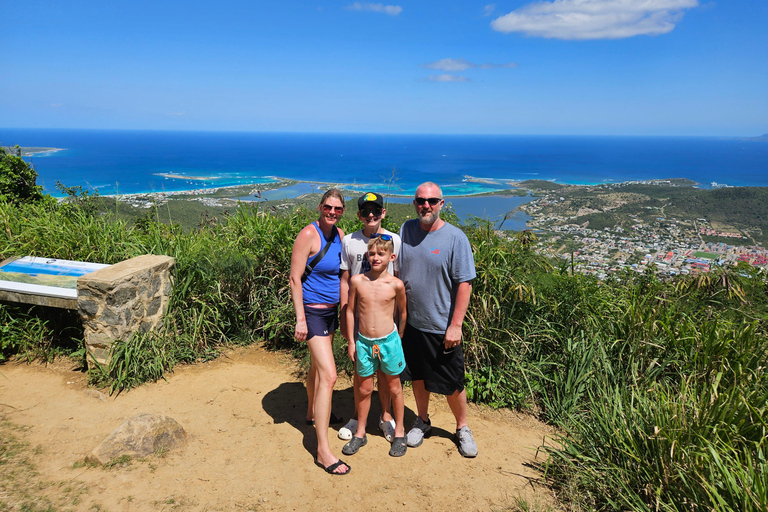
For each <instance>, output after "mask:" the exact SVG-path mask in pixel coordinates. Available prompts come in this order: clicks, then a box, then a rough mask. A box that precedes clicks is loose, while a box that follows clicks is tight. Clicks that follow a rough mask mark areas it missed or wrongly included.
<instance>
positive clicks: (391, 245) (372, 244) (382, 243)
mask: <svg viewBox="0 0 768 512" xmlns="http://www.w3.org/2000/svg"><path fill="white" fill-rule="evenodd" d="M379 247H381V248H382V249H385V250H388V251H389V252H390V253H393V252H395V242H393V241H392V239H391V238H390V239H389V240H384V239H383V238H381V237H380V236H377V237H376V238H371V239H370V240H368V250H369V251H370V250H371V249H378V248H379Z"/></svg>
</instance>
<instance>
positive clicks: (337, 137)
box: [0, 128, 768, 229]
mask: <svg viewBox="0 0 768 512" xmlns="http://www.w3.org/2000/svg"><path fill="white" fill-rule="evenodd" d="M0 144H2V145H4V146H15V145H19V146H24V147H31V146H34V147H54V148H60V149H62V150H61V151H55V152H51V153H45V154H38V155H36V156H33V157H31V158H27V160H31V162H32V163H33V165H34V167H35V170H36V171H37V173H38V175H39V183H40V184H42V185H43V186H44V188H45V190H46V192H49V193H52V194H54V195H56V194H57V191H56V188H55V185H56V182H57V181H60V182H62V183H64V184H65V185H68V186H73V185H81V186H83V187H87V188H92V189H95V190H98V191H99V193H100V194H102V195H106V194H116V193H117V194H131V193H139V192H163V191H166V192H170V191H178V190H191V189H205V188H215V187H224V186H232V185H239V184H259V183H267V182H269V181H273V180H274V178H276V177H279V178H288V179H293V180H300V181H304V182H323V183H327V182H330V183H341V184H347V185H351V186H353V188H356V189H358V190H360V191H366V190H369V189H371V190H377V191H381V192H389V193H391V194H400V195H404V196H408V195H412V194H413V192H414V190H415V188H416V186H418V184H419V183H422V182H424V181H434V182H436V183H439V184H440V185H441V186H442V187H443V190H444V193H445V195H446V196H459V195H468V194H478V193H482V192H493V191H498V190H501V189H506V188H509V185H507V184H506V183H505V182H506V181H510V180H512V181H523V180H528V179H540V180H551V181H555V182H557V183H570V184H599V183H614V182H624V181H633V180H651V179H668V178H688V179H691V180H694V181H696V182H697V183H699V184H700V186H701V187H704V188H707V187H711V186H713V183H716V184H718V185H729V186H761V187H762V186H768V141H766V140H759V139H737V138H717V137H597V136H590V137H581V136H518V135H509V136H502V135H396V134H386V135H379V134H368V135H366V134H302V133H261V132H172V131H131V130H49V129H8V128H0ZM313 189H316V185H313V184H312V183H305V184H300V185H297V186H294V187H291V188H289V189H280V190H277V191H273V192H270V195H271V196H272V197H271V198H282V197H289V196H296V195H299V194H301V193H304V192H307V191H311V190H313ZM524 200H525V199H524V198H501V199H499V200H496V199H487V198H462V199H458V198H453V199H451V203H452V204H453V205H454V207H455V208H456V209H457V212H458V213H459V214H460V215H461V216H466V215H468V214H474V215H478V216H486V217H490V218H494V217H496V218H498V216H499V215H502V216H503V214H504V213H505V212H506V211H509V210H512V209H514V206H515V205H516V204H519V203H520V201H524ZM495 203H498V204H495ZM460 205H461V206H460ZM510 206H512V207H511V208H510ZM518 220H523V219H522V218H520V219H518ZM523 224H524V223H523ZM505 227H508V226H505ZM518 227H519V226H518ZM518 227H512V229H517V228H518Z"/></svg>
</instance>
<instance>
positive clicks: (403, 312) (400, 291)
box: [395, 280, 408, 339]
mask: <svg viewBox="0 0 768 512" xmlns="http://www.w3.org/2000/svg"><path fill="white" fill-rule="evenodd" d="M407 301H408V299H407V298H406V296H405V285H404V284H403V282H402V281H400V280H398V284H397V288H396V295H395V314H396V316H397V317H399V318H398V322H397V333H398V334H399V335H400V339H402V338H403V333H405V323H406V321H407V320H408V313H407V308H406V303H407Z"/></svg>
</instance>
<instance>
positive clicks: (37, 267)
mask: <svg viewBox="0 0 768 512" xmlns="http://www.w3.org/2000/svg"><path fill="white" fill-rule="evenodd" d="M108 266H109V265H104V264H101V263H87V262H84V261H69V260H59V259H53V258H39V257H35V256H24V257H23V258H18V259H14V260H8V261H5V262H3V263H2V264H0V290H5V291H11V292H20V293H29V294H34V295H42V296H46V297H61V298H72V299H75V298H77V278H78V277H80V276H82V275H84V274H88V273H90V272H94V271H96V270H99V269H102V268H105V267H108Z"/></svg>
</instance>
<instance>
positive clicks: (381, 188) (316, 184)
mask: <svg viewBox="0 0 768 512" xmlns="http://www.w3.org/2000/svg"><path fill="white" fill-rule="evenodd" d="M155 175H156V176H162V177H167V178H171V179H179V180H195V181H214V180H216V179H221V177H215V176H214V177H210V176H191V175H183V174H172V173H156V174H155ZM264 179H268V180H271V181H267V182H260V183H253V182H251V183H242V184H237V185H223V186H220V187H203V188H190V189H183V190H172V191H162V192H158V191H150V192H131V193H127V194H105V195H103V196H102V197H116V196H117V197H137V196H148V197H166V196H184V195H190V196H205V195H208V194H217V195H218V194H220V193H221V192H226V191H232V192H236V191H237V190H238V189H244V190H250V191H251V192H250V194H257V195H258V194H259V193H261V192H265V191H279V190H281V189H288V188H289V187H292V186H296V185H303V186H305V187H306V186H309V187H310V188H311V189H312V192H304V193H297V194H295V195H291V196H287V197H285V198H286V199H288V198H290V199H296V198H301V197H303V196H306V195H307V194H308V193H319V192H321V191H324V190H327V189H328V188H332V187H335V188H338V189H339V190H341V191H343V192H345V193H349V194H350V197H353V196H354V194H356V193H363V192H365V191H370V190H374V191H376V192H379V193H380V194H382V195H383V196H385V197H392V198H410V197H412V194H410V193H405V192H393V191H391V190H388V189H387V186H385V185H383V184H381V183H379V184H360V183H340V182H333V181H319V180H296V179H292V178H284V177H280V176H264ZM464 181H465V182H467V183H482V184H488V185H495V186H498V187H504V188H498V189H496V190H482V191H478V192H474V193H462V194H444V195H443V197H445V198H446V199H448V198H470V197H490V196H502V197H507V196H510V195H530V194H531V193H533V192H536V191H544V190H548V189H549V187H548V186H547V184H549V186H552V187H555V188H565V187H585V188H587V187H601V186H626V185H656V186H683V187H697V188H698V187H701V183H698V182H696V181H693V180H689V179H687V178H664V179H661V178H660V179H650V180H627V181H616V182H608V183H560V182H557V181H555V180H525V181H513V180H506V179H494V178H478V177H473V176H466V175H465V176H464ZM719 186H720V187H727V186H728V185H724V184H721V185H719ZM314 189H317V190H314ZM235 195H236V194H233V195H232V196H231V197H235Z"/></svg>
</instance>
